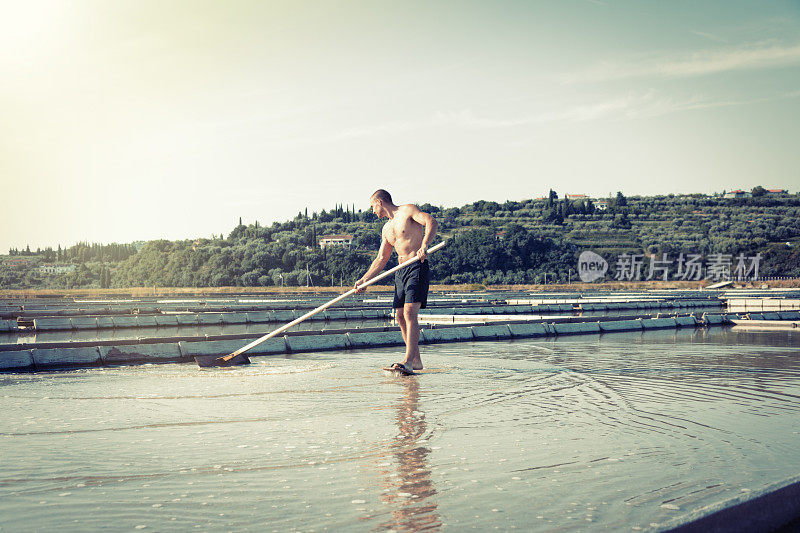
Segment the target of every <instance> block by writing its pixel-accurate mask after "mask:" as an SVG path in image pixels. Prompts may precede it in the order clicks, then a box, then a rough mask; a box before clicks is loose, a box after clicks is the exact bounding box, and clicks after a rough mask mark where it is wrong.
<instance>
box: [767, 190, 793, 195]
mask: <svg viewBox="0 0 800 533" xmlns="http://www.w3.org/2000/svg"><path fill="white" fill-rule="evenodd" d="M787 194H789V191H787V190H786V189H767V192H766V195H767V196H786V195H787Z"/></svg>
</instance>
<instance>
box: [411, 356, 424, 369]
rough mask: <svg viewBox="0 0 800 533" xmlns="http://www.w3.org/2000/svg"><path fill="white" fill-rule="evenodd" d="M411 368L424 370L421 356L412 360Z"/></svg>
mask: <svg viewBox="0 0 800 533" xmlns="http://www.w3.org/2000/svg"><path fill="white" fill-rule="evenodd" d="M411 368H413V369H414V370H422V359H420V358H419V357H417V358H415V359H412V360H411Z"/></svg>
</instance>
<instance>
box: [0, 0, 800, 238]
mask: <svg viewBox="0 0 800 533" xmlns="http://www.w3.org/2000/svg"><path fill="white" fill-rule="evenodd" d="M0 10H1V11H0V12H2V13H3V16H2V17H0V50H3V53H2V54H0V180H2V181H1V182H0V253H7V250H8V249H9V248H11V247H16V248H24V247H25V246H26V245H29V246H31V248H33V249H35V248H37V247H41V248H44V247H46V246H52V247H54V248H55V247H56V246H57V245H59V244H60V245H61V246H62V247H63V246H70V245H73V244H75V243H76V242H78V241H84V240H86V241H90V242H103V243H110V242H132V241H135V240H151V239H160V238H164V239H188V238H191V239H194V238H197V237H210V236H211V235H212V234H219V233H223V232H224V233H226V234H227V233H228V232H230V230H231V229H232V228H233V227H234V226H235V225H236V224H237V223H238V220H239V217H241V218H242V221H243V222H244V223H246V224H249V223H253V222H254V221H256V220H258V221H259V223H261V224H262V225H268V224H271V223H272V222H274V221H283V220H286V219H289V218H291V217H293V216H294V215H296V214H297V212H298V211H301V210H305V209H306V208H307V209H308V211H309V213H311V212H312V211H320V210H322V209H330V208H332V207H334V206H335V205H336V204H355V206H356V209H368V207H369V205H368V199H369V196H370V194H371V193H372V192H373V191H374V190H375V189H378V188H384V189H387V190H389V192H391V193H392V195H393V197H394V199H395V201H396V203H409V202H412V203H426V202H427V203H430V204H433V205H440V206H445V207H449V206H460V205H463V204H466V203H471V202H474V201H477V200H494V201H498V202H504V201H506V200H523V199H528V198H536V197H540V196H543V195H546V194H547V192H548V190H549V189H550V188H552V189H554V190H556V192H558V193H559V194H560V195H563V194H565V193H571V194H578V193H583V194H587V195H589V196H593V197H605V196H608V195H609V194H610V193H614V194H615V193H616V191H622V192H623V193H624V194H626V195H628V196H630V195H654V194H669V193H675V194H679V193H693V192H699V193H709V194H710V193H713V192H721V191H723V190H732V189H737V188H741V189H746V190H749V189H751V188H753V187H755V186H756V185H763V186H764V187H765V188H768V189H770V188H783V189H788V190H790V191H791V192H798V190H800V149H798V146H800V145H798V139H800V1H798V0H792V1H789V0H786V1H768V0H767V1H760V2H752V1H737V0H720V1H711V0H709V1H701V2H697V1H682V0H672V1H669V2H663V1H656V0H652V1H646V0H639V1H616V0H553V1H544V0H542V1H537V0H525V1H506V0H493V1H491V2H489V1H469V0H459V1H444V0H443V1H437V2H430V1H415V0H404V1H394V2H390V1H380V0H366V1H350V0H336V1H313V2H305V1H302V0H291V1H285V2H284V1H271V0H262V1H235V0H233V1H225V2H223V1H221V0H220V1H203V0H186V1H181V0H170V1H169V2H163V1H147V0H135V1H131V0H114V1H113V2H108V1H106V0H96V1H95V0H73V1H67V0H60V1H48V0H31V1H25V2H21V1H19V0H0Z"/></svg>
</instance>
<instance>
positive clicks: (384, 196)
mask: <svg viewBox="0 0 800 533" xmlns="http://www.w3.org/2000/svg"><path fill="white" fill-rule="evenodd" d="M370 198H375V199H376V200H380V201H382V202H387V203H390V204H391V203H394V202H392V195H391V194H389V193H388V192H387V191H385V190H383V189H378V190H377V191H375V192H374V193H372V196H370Z"/></svg>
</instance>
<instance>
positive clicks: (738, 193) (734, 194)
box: [725, 189, 753, 198]
mask: <svg viewBox="0 0 800 533" xmlns="http://www.w3.org/2000/svg"><path fill="white" fill-rule="evenodd" d="M752 196H753V195H752V194H751V193H749V192H747V191H743V190H741V189H736V190H734V191H728V192H726V193H725V198H750V197H752Z"/></svg>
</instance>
